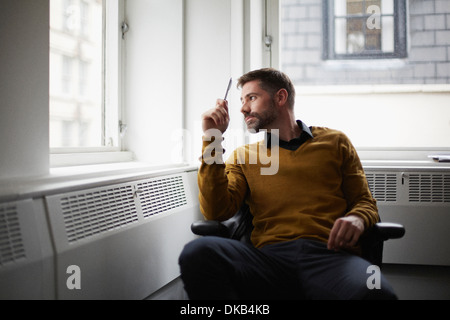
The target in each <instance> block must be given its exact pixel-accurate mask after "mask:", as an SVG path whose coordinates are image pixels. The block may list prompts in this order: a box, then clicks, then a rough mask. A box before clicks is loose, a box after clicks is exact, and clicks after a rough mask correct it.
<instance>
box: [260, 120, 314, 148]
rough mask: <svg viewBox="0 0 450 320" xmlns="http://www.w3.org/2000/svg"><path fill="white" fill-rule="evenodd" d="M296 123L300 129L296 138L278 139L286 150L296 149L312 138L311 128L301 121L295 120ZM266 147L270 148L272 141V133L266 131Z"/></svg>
mask: <svg viewBox="0 0 450 320" xmlns="http://www.w3.org/2000/svg"><path fill="white" fill-rule="evenodd" d="M297 124H298V126H299V127H300V129H302V133H301V134H300V136H298V137H297V138H294V139H292V140H290V141H284V140H279V146H280V147H281V148H284V149H288V150H297V149H298V148H299V147H300V146H301V145H302V144H303V143H304V142H306V141H307V140H309V139H312V138H314V136H313V134H312V132H311V128H310V127H308V126H307V125H306V124H304V123H303V122H302V121H300V120H297ZM265 140H266V147H267V148H270V146H271V142H272V134H271V133H266V137H265Z"/></svg>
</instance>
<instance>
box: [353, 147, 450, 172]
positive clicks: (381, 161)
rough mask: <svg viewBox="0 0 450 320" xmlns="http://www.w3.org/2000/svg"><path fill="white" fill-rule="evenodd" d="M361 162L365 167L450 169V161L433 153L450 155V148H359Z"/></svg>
mask: <svg viewBox="0 0 450 320" xmlns="http://www.w3.org/2000/svg"><path fill="white" fill-rule="evenodd" d="M357 152H358V155H359V157H360V159H361V163H362V164H363V166H364V167H365V168H369V167H370V168H372V169H373V168H378V169H386V168H394V169H395V168H396V169H399V170H403V169H405V170H407V169H438V170H441V169H445V170H450V163H449V162H437V161H435V160H433V159H432V158H430V156H431V155H436V154H441V155H450V149H448V148H444V149H425V148H423V149H422V148H416V149H406V148H404V149H402V148H383V149H378V150H377V149H375V148H357Z"/></svg>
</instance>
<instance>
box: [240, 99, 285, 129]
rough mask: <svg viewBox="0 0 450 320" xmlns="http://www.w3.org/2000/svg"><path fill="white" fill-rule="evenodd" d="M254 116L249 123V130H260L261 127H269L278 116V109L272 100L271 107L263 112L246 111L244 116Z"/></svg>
mask: <svg viewBox="0 0 450 320" xmlns="http://www.w3.org/2000/svg"><path fill="white" fill-rule="evenodd" d="M248 116H250V117H253V118H254V119H252V120H250V123H247V130H249V131H254V132H259V131H260V130H261V129H267V128H268V126H269V125H270V124H271V123H272V122H273V121H274V120H275V119H276V118H277V117H278V110H277V108H276V107H275V104H274V103H273V102H272V103H271V105H270V107H269V108H268V109H267V110H265V111H264V112H262V113H256V112H251V113H245V114H244V117H248Z"/></svg>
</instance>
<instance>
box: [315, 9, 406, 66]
mask: <svg viewBox="0 0 450 320" xmlns="http://www.w3.org/2000/svg"><path fill="white" fill-rule="evenodd" d="M393 3H394V14H393V17H394V52H376V51H375V52H374V51H368V52H364V51H363V52H360V53H346V54H339V53H336V52H335V36H334V34H335V28H334V19H335V15H334V1H333V0H322V9H323V18H324V19H323V51H322V58H323V60H363V59H371V60H372V59H400V58H406V57H407V55H408V53H407V32H406V31H407V30H406V16H407V14H406V0H395V1H393ZM365 16H367V17H370V16H371V15H370V14H366V15H363V16H361V17H365Z"/></svg>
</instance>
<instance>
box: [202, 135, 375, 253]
mask: <svg viewBox="0 0 450 320" xmlns="http://www.w3.org/2000/svg"><path fill="white" fill-rule="evenodd" d="M311 132H312V134H313V138H312V139H309V140H307V141H306V142H305V143H303V144H302V145H301V146H300V147H299V148H298V149H297V150H295V151H292V150H287V149H283V148H279V149H278V150H279V157H272V158H273V159H272V161H275V158H279V163H278V170H277V172H276V174H261V168H264V167H265V168H268V167H270V166H271V165H273V163H267V159H266V160H264V161H262V162H265V163H266V164H262V163H261V161H254V159H259V158H260V157H258V156H257V155H256V154H255V153H256V152H258V150H259V153H261V152H262V153H263V154H264V153H265V152H266V153H267V155H269V156H271V155H272V154H271V151H272V149H273V148H272V149H270V148H269V149H266V146H265V142H264V141H262V142H258V143H256V144H249V145H245V146H243V147H240V148H238V149H236V150H235V151H234V153H233V155H232V156H231V157H230V158H229V159H228V160H227V162H226V163H225V164H223V163H222V164H221V163H216V162H220V161H215V162H214V163H212V162H211V157H209V158H208V155H212V156H213V157H215V159H217V158H220V157H221V152H222V150H221V149H220V148H216V150H215V151H216V153H214V152H211V145H212V143H213V142H210V141H204V142H203V155H204V156H203V157H202V165H201V166H200V169H199V174H198V185H199V190H200V193H199V201H200V208H201V211H202V213H203V215H204V216H205V218H206V219H214V220H226V219H228V218H230V217H231V216H233V215H234V213H235V212H236V211H237V210H238V209H239V207H240V206H241V204H242V203H243V201H246V202H247V203H248V204H249V206H250V211H251V213H252V214H253V217H254V218H253V225H254V230H253V233H252V238H251V239H252V242H253V244H254V245H255V247H262V246H264V245H267V244H271V243H277V242H280V241H289V240H295V239H299V238H308V239H315V240H319V241H323V242H327V240H328V236H329V234H330V231H331V228H332V226H333V223H334V221H335V220H336V219H338V218H340V217H343V216H346V215H349V214H354V215H358V216H360V217H362V218H363V219H364V223H365V227H366V228H367V227H370V226H372V225H373V224H374V223H376V222H377V221H378V211H377V207H376V201H375V199H373V197H372V195H371V192H370V190H369V187H368V184H367V181H366V177H365V174H364V171H363V168H362V165H361V162H360V160H359V157H358V155H357V153H356V150H355V148H354V147H353V145H352V144H351V142H350V140H349V139H348V138H347V137H346V136H345V135H344V134H343V133H341V132H339V131H336V130H332V129H328V128H322V127H312V130H311ZM213 141H214V139H213ZM219 143H220V142H219ZM216 145H217V141H216ZM269 147H270V146H269ZM208 148H209V150H208ZM244 157H245V158H244ZM261 159H264V158H261ZM255 162H257V163H255Z"/></svg>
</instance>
